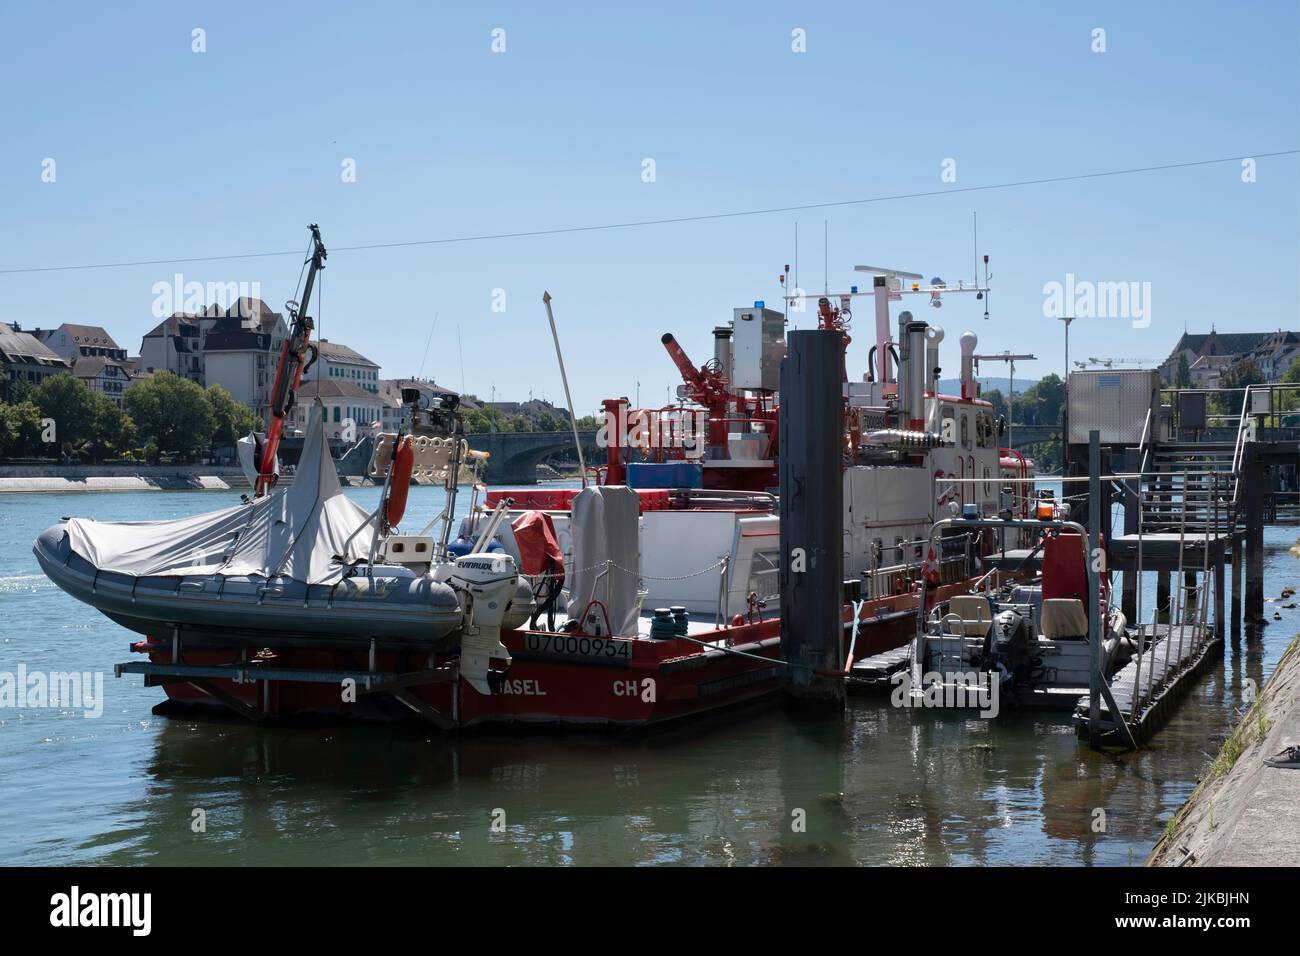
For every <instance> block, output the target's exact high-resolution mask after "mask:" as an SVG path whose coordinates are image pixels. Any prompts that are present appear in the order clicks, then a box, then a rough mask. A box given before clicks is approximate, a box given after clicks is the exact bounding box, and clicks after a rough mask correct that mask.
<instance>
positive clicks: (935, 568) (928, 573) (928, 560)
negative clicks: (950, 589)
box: [924, 545, 939, 585]
mask: <svg viewBox="0 0 1300 956" xmlns="http://www.w3.org/2000/svg"><path fill="white" fill-rule="evenodd" d="M924 571H925V580H926V581H927V582H928V583H929V584H931V585H937V584H938V583H939V559H938V557H936V556H935V553H934V545H930V551H929V553H927V554H926V556H925V566H924Z"/></svg>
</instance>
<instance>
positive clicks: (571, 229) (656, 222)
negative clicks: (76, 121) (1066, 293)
mask: <svg viewBox="0 0 1300 956" xmlns="http://www.w3.org/2000/svg"><path fill="white" fill-rule="evenodd" d="M1297 153H1300V149H1282V150H1275V151H1273V152H1268V153H1249V154H1243V155H1240V156H1224V157H1221V158H1219V159H1199V160H1192V161H1190V162H1183V163H1163V164H1161V165H1158V166H1134V167H1130V168H1128V169H1108V170H1104V171H1101V172H1095V173H1075V174H1073V175H1069V176H1045V177H1042V178H1039V179H1019V180H1015V181H1013V182H1005V183H988V184H985V185H983V186H952V187H948V188H945V189H928V190H924V191H921V192H910V193H895V194H893V195H888V196H870V197H868V198H866V199H840V200H834V201H831V202H817V203H804V204H802V205H797V206H770V207H767V208H764V209H743V210H739V211H735V212H714V213H702V214H699V215H694V216H672V217H669V218H665V219H635V220H629V221H627V222H607V223H600V224H596V225H586V226H560V227H556V228H552V229H530V230H526V231H522V232H497V233H486V234H483V235H474V236H448V237H445V238H440V239H411V240H405V241H400V242H371V243H365V244H362V245H354V246H333V245H332V246H330V252H361V251H365V250H370V249H403V248H408V247H414V246H440V245H452V244H456V243H464V242H489V241H492V240H497V239H531V238H535V237H539V236H562V235H568V234H571V233H579V232H600V231H606V230H612V229H636V228H641V227H644V226H671V225H676V224H680V223H690V222H708V221H711V220H718V219H738V218H742V217H745V216H767V215H773V214H775V213H787V212H806V211H808V210H813V209H833V208H837V207H843V206H862V205H867V204H869V203H879V202H896V201H899V200H903V199H924V198H926V197H930V196H951V195H955V194H959V193H975V192H986V191H989V190H994V189H1015V188H1018V187H1022V186H1044V185H1050V184H1053V183H1069V182H1079V181H1081V180H1086V179H1104V178H1106V177H1109V176H1131V175H1135V174H1137V173H1155V172H1164V171H1167V170H1173V169H1190V168H1192V167H1196V166H1215V165H1218V164H1220V163H1236V162H1241V161H1242V160H1244V159H1270V158H1273V157H1276V156H1294V155H1295V154H1297ZM298 255H302V253H301V251H299V250H296V249H286V250H282V251H278V252H244V253H236V254H232V255H215V256H187V257H183V258H173V259H137V260H133V261H127V262H93V263H83V264H79V265H61V266H30V267H26V268H20V269H0V275H18V274H27V273H35V272H72V271H77V270H83V269H126V268H131V267H134V266H164V265H182V264H184V263H189V262H225V261H230V260H233V259H269V258H273V257H277V256H298Z"/></svg>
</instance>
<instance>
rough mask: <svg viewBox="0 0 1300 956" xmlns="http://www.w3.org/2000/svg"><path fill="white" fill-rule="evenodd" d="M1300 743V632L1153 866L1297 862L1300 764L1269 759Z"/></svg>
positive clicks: (1178, 815) (1170, 828)
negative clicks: (1288, 765) (1269, 761)
mask: <svg viewBox="0 0 1300 956" xmlns="http://www.w3.org/2000/svg"><path fill="white" fill-rule="evenodd" d="M1297 745H1300V637H1297V638H1296V639H1295V640H1294V641H1292V642H1291V646H1290V647H1289V648H1287V650H1286V652H1285V653H1284V654H1283V655H1282V659H1281V660H1279V661H1278V663H1277V668H1276V669H1275V670H1274V671H1273V676H1272V677H1271V678H1269V681H1268V683H1267V684H1265V685H1264V689H1263V691H1262V692H1261V693H1260V694H1259V695H1258V697H1257V698H1256V700H1255V701H1254V703H1253V704H1251V707H1250V709H1249V710H1248V711H1247V712H1246V715H1245V716H1244V717H1243V718H1242V720H1241V723H1240V724H1238V725H1237V727H1236V729H1235V730H1234V731H1233V732H1232V735H1231V736H1229V737H1228V739H1227V740H1226V741H1224V744H1223V748H1222V749H1221V750H1220V751H1219V755H1218V756H1217V757H1216V758H1215V759H1214V762H1213V763H1212V764H1211V765H1210V767H1209V769H1208V770H1207V771H1206V773H1205V777H1204V779H1202V781H1201V783H1200V785H1199V786H1198V787H1197V788H1196V790H1195V791H1193V793H1192V795H1191V797H1189V798H1188V800H1187V802H1186V803H1185V804H1183V806H1182V807H1181V808H1180V809H1179V810H1178V812H1177V813H1175V814H1174V816H1173V819H1172V820H1171V821H1170V823H1169V826H1168V827H1167V828H1166V830H1165V835H1164V837H1163V838H1161V840H1160V842H1159V843H1157V844H1156V846H1155V849H1154V850H1152V852H1151V857H1150V859H1148V860H1147V865H1148V866H1295V865H1296V863H1297V862H1300V768H1289V769H1284V768H1278V767H1268V766H1265V764H1264V760H1265V758H1267V757H1272V756H1273V755H1275V754H1276V753H1278V752H1279V751H1280V750H1282V749H1284V748H1285V747H1289V746H1297Z"/></svg>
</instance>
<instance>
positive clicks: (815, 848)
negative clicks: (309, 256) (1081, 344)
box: [0, 488, 1300, 866]
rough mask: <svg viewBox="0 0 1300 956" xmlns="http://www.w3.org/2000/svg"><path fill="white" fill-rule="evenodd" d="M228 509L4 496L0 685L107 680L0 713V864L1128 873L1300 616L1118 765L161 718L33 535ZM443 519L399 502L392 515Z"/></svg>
mask: <svg viewBox="0 0 1300 956" xmlns="http://www.w3.org/2000/svg"><path fill="white" fill-rule="evenodd" d="M348 493H349V494H350V495H352V496H353V497H354V498H356V499H357V500H358V501H359V502H360V503H362V504H364V505H369V506H372V507H373V505H374V503H375V502H376V501H377V496H378V490H377V489H374V488H363V489H351V490H349V492H348ZM236 500H237V493H232V492H120V493H80V494H78V493H68V494H25V495H17V494H9V495H0V671H3V672H9V673H16V672H17V671H18V668H19V667H20V665H25V667H26V668H27V671H28V672H29V673H31V672H38V671H43V672H49V671H91V672H99V673H102V674H103V675H104V692H105V703H104V708H103V713H102V715H101V716H99V717H98V718H87V717H85V716H83V714H82V712H81V711H73V710H57V709H49V708H37V709H0V864H18V863H25V864H47V863H109V864H134V863H163V864H214V865H232V864H306V865H330V864H365V863H384V864H478V865H482V864H535V865H551V864H578V865H583V864H613V865H622V864H647V863H689V864H723V865H732V864H756V863H785V864H857V863H866V864H909V865H910V864H918V865H922V864H924V865H935V864H975V863H989V864H1060V865H1079V864H1082V865H1118V866H1123V865H1136V864H1140V863H1141V862H1142V861H1143V860H1144V858H1145V857H1146V854H1147V852H1148V851H1149V850H1150V848H1151V846H1152V844H1153V843H1154V842H1155V840H1156V839H1157V838H1158V837H1159V835H1160V833H1161V831H1162V829H1163V826H1164V821H1165V820H1166V818H1167V817H1168V815H1169V814H1170V812H1171V811H1173V810H1174V809H1176V808H1177V807H1178V806H1179V805H1180V804H1181V803H1182V802H1183V800H1184V799H1185V798H1186V797H1187V795H1188V794H1189V793H1190V792H1191V790H1192V789H1193V787H1194V786H1195V784H1196V780H1197V778H1198V776H1199V775H1200V774H1201V773H1202V772H1203V771H1204V769H1205V767H1206V766H1207V764H1208V763H1209V761H1210V759H1211V757H1212V756H1213V755H1214V753H1215V752H1217V750H1218V748H1219V745H1220V743H1221V742H1222V740H1223V738H1224V736H1225V735H1226V733H1227V731H1228V729H1229V727H1230V726H1231V725H1232V724H1233V723H1234V722H1235V720H1236V718H1237V715H1238V714H1239V713H1240V711H1241V708H1242V705H1243V704H1242V699H1243V690H1244V689H1245V681H1246V678H1251V679H1253V680H1254V681H1255V682H1256V683H1257V684H1261V683H1262V682H1263V681H1264V680H1266V679H1267V677H1268V675H1269V674H1270V673H1271V671H1272V668H1273V666H1274V664H1275V662H1276V661H1277V659H1278V657H1279V656H1280V654H1281V652H1282V651H1283V650H1284V649H1285V647H1286V646H1287V644H1288V643H1289V642H1290V641H1291V639H1292V637H1293V636H1294V635H1295V634H1296V632H1297V631H1300V612H1297V611H1296V610H1284V609H1280V607H1279V605H1278V604H1272V603H1270V604H1268V605H1266V613H1267V616H1268V617H1270V618H1271V617H1272V615H1273V614H1274V612H1275V611H1276V612H1277V613H1280V614H1281V615H1282V620H1280V621H1272V622H1271V623H1270V626H1269V627H1267V628H1266V629H1264V631H1263V634H1262V635H1261V636H1256V637H1250V638H1243V639H1242V640H1241V641H1239V642H1237V643H1236V644H1235V645H1234V644H1232V643H1231V642H1230V646H1229V647H1228V648H1227V649H1226V653H1225V655H1224V661H1223V663H1222V664H1220V665H1217V666H1216V667H1215V668H1214V669H1212V670H1211V671H1210V672H1209V673H1208V674H1207V675H1206V676H1204V677H1203V678H1201V680H1200V681H1199V682H1198V684H1197V685H1196V686H1195V687H1194V688H1193V690H1192V692H1191V694H1190V695H1189V696H1188V698H1187V699H1186V701H1185V702H1184V703H1183V705H1182V706H1181V708H1180V709H1179V710H1178V713H1177V714H1176V715H1175V716H1174V718H1173V719H1172V720H1171V722H1170V723H1169V724H1168V725H1167V726H1166V727H1165V728H1164V729H1163V730H1162V731H1161V732H1160V733H1159V734H1158V735H1157V736H1156V737H1155V739H1154V740H1153V741H1152V742H1151V743H1150V744H1149V745H1148V747H1147V748H1146V749H1145V750H1144V751H1143V752H1141V753H1139V754H1136V755H1127V756H1121V757H1108V756H1104V755H1100V754H1096V753H1093V752H1092V751H1090V750H1089V749H1088V748H1087V746H1086V745H1083V744H1081V743H1080V742H1079V741H1077V740H1076V738H1075V736H1074V733H1073V731H1072V729H1071V727H1070V725H1069V723H1068V721H1060V720H1056V719H1051V718H1048V717H1044V716H1041V715H1039V716H1034V715H1026V714H1007V715H1004V716H1003V717H1001V718H999V719H998V720H996V721H985V720H980V719H974V718H973V719H964V718H957V717H943V716H936V715H934V714H932V713H926V712H913V711H905V710H897V709H894V708H891V707H890V706H888V704H887V702H881V701H876V700H870V699H862V698H850V701H849V705H848V707H847V709H846V711H845V712H844V714H843V715H842V717H837V718H832V719H828V720H821V721H812V722H809V721H806V720H804V721H796V720H794V719H792V718H791V717H789V716H788V715H787V714H786V713H785V712H784V711H783V710H782V709H781V708H780V707H779V706H767V707H762V708H759V709H751V710H748V711H744V712H738V713H731V714H727V715H724V716H722V717H719V718H714V719H712V720H710V721H709V722H708V723H705V724H692V725H689V726H687V727H685V728H681V729H679V730H676V731H671V732H667V733H658V734H651V735H641V736H626V735H618V736H611V735H607V734H593V733H582V734H578V733H555V732H530V733H519V732H514V731H510V732H506V731H489V732H479V733H473V734H470V735H465V736H463V737H460V738H456V739H449V738H444V737H441V736H439V735H438V734H436V733H434V732H431V731H428V730H425V729H423V728H421V727H411V726H359V725H346V724H342V725H333V724H331V725H321V724H312V725H298V726H271V727H254V726H251V725H249V724H246V723H240V722H237V721H233V720H231V721H221V720H202V721H199V720H190V719H176V718H160V717H154V716H152V715H151V713H150V708H151V707H152V706H153V705H154V704H156V703H157V702H158V701H159V700H161V699H162V693H161V691H159V690H156V689H145V688H144V687H142V686H141V680H140V678H139V677H136V676H127V677H124V678H122V679H120V680H115V679H114V678H113V676H112V665H113V664H114V663H116V662H121V661H125V660H129V659H132V657H133V655H131V654H130V653H129V652H128V649H127V645H128V643H129V641H131V640H132V639H133V638H134V635H132V634H130V633H129V632H127V631H125V630H124V629H122V628H120V627H118V626H117V625H115V624H113V623H112V622H110V621H109V620H108V619H107V618H104V617H102V616H101V615H100V614H98V612H96V611H94V610H92V609H91V608H89V607H88V606H86V605H83V604H80V603H78V602H76V601H74V600H73V599H72V598H70V597H68V596H67V595H66V594H64V593H63V592H62V591H60V590H58V589H57V588H56V587H54V585H52V584H51V583H50V582H49V581H48V580H47V579H46V578H45V577H44V575H42V574H41V572H40V569H39V567H38V566H37V564H36V560H35V558H34V557H33V556H32V554H31V548H30V544H31V541H32V539H33V538H34V537H35V536H36V535H37V533H39V532H40V531H41V530H42V529H43V528H45V527H46V526H47V525H49V524H51V523H52V522H54V521H56V520H57V519H58V518H59V517H60V516H63V515H69V514H77V515H86V516H93V517H97V518H101V519H105V520H127V519H145V518H165V517H174V516H180V515H185V514H193V513H196V512H199V511H206V510H213V509H216V508H218V507H225V506H227V505H229V504H233V503H234V502H235V501H236ZM462 500H463V499H462ZM441 504H442V492H441V491H440V490H439V489H431V488H414V489H412V491H411V502H410V505H409V507H408V513H409V514H410V515H411V517H410V518H409V519H408V520H410V521H411V523H412V524H413V525H414V526H416V527H418V526H419V524H422V523H423V520H427V518H430V517H432V516H433V515H434V514H435V513H437V511H438V510H439V509H440V507H441ZM1296 534H1297V530H1296V529H1295V528H1294V527H1292V528H1284V527H1272V528H1268V529H1267V530H1266V536H1265V541H1266V544H1267V547H1268V556H1267V559H1266V584H1265V594H1266V596H1270V597H1276V596H1277V594H1278V592H1279V591H1280V590H1281V588H1282V587H1283V586H1284V585H1289V586H1292V587H1294V586H1296V585H1297V584H1300V561H1297V559H1296V558H1294V557H1292V556H1290V555H1289V554H1288V553H1287V548H1288V547H1289V546H1290V545H1291V544H1293V543H1294V542H1295V540H1296ZM1230 577H1231V576H1229V578H1230ZM1147 606H1148V607H1150V606H1151V603H1150V599H1149V598H1148V601H1147ZM199 811H201V813H200V812H199ZM199 818H202V819H203V820H204V821H205V823H206V830H205V832H201V833H196V832H194V825H193V824H194V821H195V820H196V819H199ZM796 821H804V826H803V828H802V829H800V828H797V827H795V826H793V825H792V824H793V823H794V822H796ZM494 824H496V825H495V826H494ZM501 824H504V826H502V825H501Z"/></svg>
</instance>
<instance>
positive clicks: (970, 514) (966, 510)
mask: <svg viewBox="0 0 1300 956" xmlns="http://www.w3.org/2000/svg"><path fill="white" fill-rule="evenodd" d="M961 516H962V517H963V518H968V519H975V518H978V517H979V516H980V509H979V505H976V504H967V505H965V506H963V507H962V509H961Z"/></svg>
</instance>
